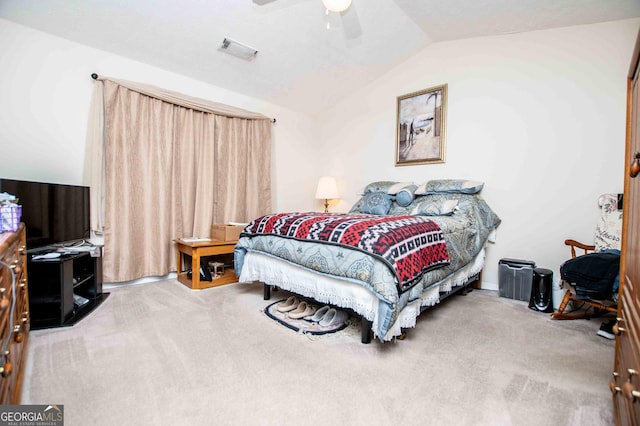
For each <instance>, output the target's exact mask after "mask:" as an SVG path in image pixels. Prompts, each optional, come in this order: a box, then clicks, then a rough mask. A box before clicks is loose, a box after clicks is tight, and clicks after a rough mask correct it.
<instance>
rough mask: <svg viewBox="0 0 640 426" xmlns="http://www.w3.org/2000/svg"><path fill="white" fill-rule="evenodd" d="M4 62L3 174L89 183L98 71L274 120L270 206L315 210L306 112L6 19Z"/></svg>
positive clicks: (0, 52) (0, 90)
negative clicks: (91, 111)
mask: <svg viewBox="0 0 640 426" xmlns="http://www.w3.org/2000/svg"><path fill="white" fill-rule="evenodd" d="M0 64H2V66H0V149H1V151H0V152H2V158H3V161H2V166H0V177H5V178H14V179H24V180H35V181H49V182H58V183H68V184H88V182H84V181H83V172H84V166H85V159H84V156H85V138H86V128H87V119H88V108H89V103H90V100H91V93H92V87H93V86H92V85H93V80H92V79H91V78H90V75H91V74H92V73H94V72H95V73H97V74H100V75H104V76H109V77H114V78H120V79H125V80H132V81H140V82H145V83H149V84H153V85H156V86H158V87H162V88H165V89H169V90H174V91H177V92H180V93H185V94H189V95H191V96H197V97H200V98H204V99H209V100H212V101H215V102H220V103H225V104H228V105H233V106H237V107H239V108H244V109H247V110H250V111H255V112H259V113H262V114H264V115H267V116H270V117H276V119H277V123H276V124H275V125H274V127H273V183H274V187H273V192H274V205H273V208H274V210H305V209H314V208H318V202H317V201H316V200H315V199H314V198H313V195H314V191H315V184H316V183H317V179H318V177H319V176H320V174H322V173H323V171H322V170H319V167H317V163H314V162H311V163H310V162H309V161H308V160H309V159H310V158H315V157H316V156H317V149H318V148H317V146H316V145H315V144H314V143H312V141H311V138H312V137H313V134H314V129H315V121H313V120H312V119H311V118H310V117H308V116H306V115H303V114H300V113H297V112H295V111H291V110H287V109H285V108H281V107H278V106H275V105H272V104H269V103H265V102H262V101H260V100H258V99H254V98H250V97H247V96H243V95H240V94H238V93H234V92H230V91H228V90H226V89H223V88H220V87H214V86H211V85H208V84H205V83H202V82H200V81H196V80H193V79H189V78H186V77H184V76H181V75H178V74H174V73H170V72H167V71H164V70H162V69H159V68H154V67H152V66H149V65H145V64H142V63H139V62H136V61H132V60H130V59H127V58H124V57H121V56H117V55H114V54H111V53H109V52H105V51H100V50H97V49H93V48H89V47H87V46H83V45H80V44H77V43H74V42H70V41H68V40H65V39H62V38H58V37H54V36H51V35H48V34H46V33H43V32H39V31H34V30H32V29H30V28H27V27H24V26H20V25H17V24H14V23H12V22H10V21H7V20H3V19H0ZM7 158H10V159H11V161H6V160H5V159H7ZM317 169H318V170H317Z"/></svg>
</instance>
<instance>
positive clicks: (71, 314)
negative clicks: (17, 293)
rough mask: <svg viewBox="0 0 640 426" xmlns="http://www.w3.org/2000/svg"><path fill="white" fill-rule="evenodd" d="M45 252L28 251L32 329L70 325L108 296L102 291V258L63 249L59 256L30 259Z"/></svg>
mask: <svg viewBox="0 0 640 426" xmlns="http://www.w3.org/2000/svg"><path fill="white" fill-rule="evenodd" d="M51 252H55V249H54V250H51ZM46 253H47V251H46V250H42V251H41V250H38V251H35V252H32V251H30V252H29V254H28V262H27V274H28V276H29V305H30V311H31V329H40V328H51V327H65V326H72V325H74V324H76V323H77V322H78V321H80V320H81V319H82V318H84V317H86V316H87V315H88V314H89V313H91V312H92V311H93V310H94V309H95V308H97V307H98V306H99V305H100V304H101V303H102V302H103V301H104V300H105V299H106V298H107V297H108V296H109V293H103V292H102V258H100V257H92V256H91V255H90V253H88V252H77V253H69V252H65V253H63V254H61V255H60V257H55V258H44V259H36V260H34V259H33V258H34V257H37V255H42V254H46ZM74 296H75V297H74ZM78 296H79V297H78ZM76 299H77V300H76Z"/></svg>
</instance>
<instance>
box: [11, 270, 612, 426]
mask: <svg viewBox="0 0 640 426" xmlns="http://www.w3.org/2000/svg"><path fill="white" fill-rule="evenodd" d="M110 292H111V296H110V297H109V298H108V299H107V301H106V302H105V303H104V304H102V306H100V307H99V308H98V309H97V310H96V311H95V312H93V313H92V314H91V315H90V316H88V317H87V318H85V319H84V320H82V321H81V322H80V323H78V324H77V325H76V326H74V327H73V328H62V329H50V330H39V331H34V332H32V333H31V335H30V339H29V345H28V351H27V353H28V355H27V356H28V358H27V368H26V370H25V377H24V383H23V395H22V403H23V404H64V411H65V425H67V426H72V425H134V424H139V425H152V424H153V425H226V424H228V425H256V424H259V425H330V424H340V425H342V424H345V425H346V424H349V425H392V424H393V425H581V426H582V425H607V424H612V423H613V420H612V404H611V395H610V393H609V390H608V387H607V386H608V383H609V379H610V376H611V371H612V368H613V350H614V341H610V340H606V339H603V338H602V337H599V336H596V334H595V333H596V331H597V330H598V327H599V325H600V322H601V321H602V320H591V321H586V320H578V321H552V320H550V319H549V317H548V315H547V314H542V313H539V312H534V311H532V310H530V309H528V308H527V304H526V303H525V302H517V301H512V300H508V299H503V298H499V297H498V296H497V294H496V293H495V292H490V291H482V290H476V291H473V292H471V293H470V294H469V295H467V296H455V297H452V298H450V299H449V300H447V301H445V302H444V303H442V304H441V305H440V306H438V307H437V308H436V309H434V310H432V311H430V312H427V313H424V314H423V315H422V316H421V317H420V318H419V320H418V326H417V328H416V329H411V330H410V331H409V333H408V336H407V338H406V339H405V340H403V341H397V342H391V343H385V344H381V343H380V342H377V341H375V342H373V343H372V344H370V345H363V344H361V343H360V338H359V330H358V328H357V324H356V325H352V326H350V327H348V328H347V329H346V330H345V331H343V332H341V333H338V334H336V335H327V336H321V337H315V338H310V337H307V336H304V335H300V334H296V333H294V332H293V331H291V330H289V329H287V328H285V327H283V326H281V325H278V324H277V323H275V322H274V321H273V320H271V319H268V318H267V317H266V316H265V315H264V314H263V313H262V312H261V309H263V308H264V307H265V306H266V305H267V304H268V303H269V302H266V301H264V300H262V286H260V285H258V284H232V285H227V286H223V287H218V288H212V289H208V290H203V291H191V290H189V289H188V288H186V287H184V286H183V285H182V284H179V283H178V282H177V281H174V280H167V281H160V282H155V283H147V284H140V285H135V286H127V287H121V288H117V289H111V290H110ZM285 295H286V293H284V292H282V291H280V292H277V293H273V297H272V300H276V298H282V297H284V296H285Z"/></svg>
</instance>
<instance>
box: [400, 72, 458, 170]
mask: <svg viewBox="0 0 640 426" xmlns="http://www.w3.org/2000/svg"><path fill="white" fill-rule="evenodd" d="M446 123H447V85H446V84H443V85H440V86H435V87H430V88H428V89H425V90H420V91H418V92H413V93H408V94H406V95H402V96H398V98H397V119H396V160H395V165H396V166H412V165H417V164H436V163H444V160H445V146H446Z"/></svg>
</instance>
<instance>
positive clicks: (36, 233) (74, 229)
mask: <svg viewBox="0 0 640 426" xmlns="http://www.w3.org/2000/svg"><path fill="white" fill-rule="evenodd" d="M0 192H8V193H9V194H12V195H15V196H16V197H17V198H18V199H19V204H20V205H21V206H22V219H21V221H22V222H24V224H25V227H26V234H27V235H26V236H27V250H33V249H37V248H41V247H45V246H52V245H56V244H72V243H74V242H76V241H78V240H83V239H88V238H90V237H91V232H90V229H91V227H90V224H89V218H90V212H89V187H86V186H77V185H63V184H57V183H46V182H30V181H23V180H12V179H3V178H0Z"/></svg>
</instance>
